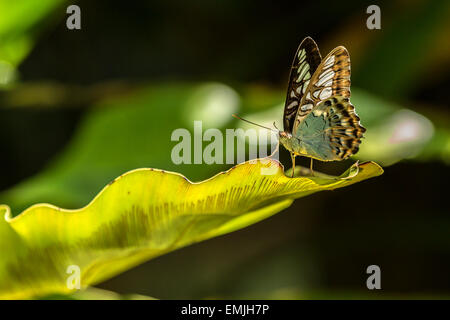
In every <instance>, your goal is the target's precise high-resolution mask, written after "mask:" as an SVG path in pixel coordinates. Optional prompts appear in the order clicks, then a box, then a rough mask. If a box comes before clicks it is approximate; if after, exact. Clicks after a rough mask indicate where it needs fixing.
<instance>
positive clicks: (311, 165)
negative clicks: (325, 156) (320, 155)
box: [309, 158, 314, 175]
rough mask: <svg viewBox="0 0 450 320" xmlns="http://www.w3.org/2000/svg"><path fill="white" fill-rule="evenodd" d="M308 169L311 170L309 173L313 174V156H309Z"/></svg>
mask: <svg viewBox="0 0 450 320" xmlns="http://www.w3.org/2000/svg"><path fill="white" fill-rule="evenodd" d="M309 170H311V175H314V170H313V158H311V163H310V164H309Z"/></svg>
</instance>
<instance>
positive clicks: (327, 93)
mask: <svg viewBox="0 0 450 320" xmlns="http://www.w3.org/2000/svg"><path fill="white" fill-rule="evenodd" d="M331 91H332V90H331V88H330V87H326V88H324V89H323V90H322V92H321V93H320V100H323V99H327V98H329V97H331Z"/></svg>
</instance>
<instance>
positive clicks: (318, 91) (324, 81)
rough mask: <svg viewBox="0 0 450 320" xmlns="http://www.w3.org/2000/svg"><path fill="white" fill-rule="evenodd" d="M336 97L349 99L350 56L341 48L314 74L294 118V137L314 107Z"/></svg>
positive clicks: (336, 49)
mask: <svg viewBox="0 0 450 320" xmlns="http://www.w3.org/2000/svg"><path fill="white" fill-rule="evenodd" d="M336 95H339V96H342V97H350V55H349V54H348V51H347V49H345V48H344V47H342V46H340V47H337V48H335V49H333V50H332V51H331V52H330V53H329V54H328V55H327V56H326V57H325V58H324V59H323V60H322V62H321V63H320V65H319V66H318V67H317V70H316V71H315V72H314V74H313V76H312V78H311V80H310V82H309V84H308V87H307V88H306V91H305V93H304V95H303V97H302V100H301V102H300V107H299V108H298V111H297V114H296V117H295V121H294V126H293V130H292V132H293V133H294V135H296V132H297V130H298V128H299V125H300V123H301V122H302V120H303V119H304V118H305V117H306V116H307V115H308V114H309V113H310V112H311V110H313V109H314V107H316V106H318V105H319V104H320V103H321V102H322V101H324V100H325V99H328V98H330V97H331V96H336Z"/></svg>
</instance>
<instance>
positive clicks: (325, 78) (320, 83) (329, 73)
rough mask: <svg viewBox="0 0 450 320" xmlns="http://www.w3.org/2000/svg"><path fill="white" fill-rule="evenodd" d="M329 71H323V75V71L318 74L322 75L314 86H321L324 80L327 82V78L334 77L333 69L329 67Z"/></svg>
mask: <svg viewBox="0 0 450 320" xmlns="http://www.w3.org/2000/svg"><path fill="white" fill-rule="evenodd" d="M330 71H331V72H329V71H327V72H325V75H323V73H322V74H321V75H320V76H322V75H323V76H322V77H320V76H319V81H317V84H316V86H318V87H321V86H322V85H323V84H324V83H325V82H327V81H328V80H332V79H333V77H334V71H333V70H331V69H330Z"/></svg>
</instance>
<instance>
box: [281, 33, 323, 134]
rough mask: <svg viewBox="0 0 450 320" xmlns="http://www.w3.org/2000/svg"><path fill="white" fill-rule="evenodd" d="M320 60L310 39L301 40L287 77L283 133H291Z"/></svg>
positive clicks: (315, 46)
mask: <svg viewBox="0 0 450 320" xmlns="http://www.w3.org/2000/svg"><path fill="white" fill-rule="evenodd" d="M321 60H322V57H321V56H320V52H319V48H318V47H317V44H316V43H315V42H314V40H313V39H311V38H310V37H306V38H305V39H303V41H302V42H301V43H300V45H299V46H298V49H297V52H296V53H295V57H294V61H293V63H292V67H291V72H290V75H289V84H288V91H287V97H286V104H285V107H284V116H283V125H284V131H286V132H292V129H293V126H294V121H295V115H296V114H297V110H298V108H299V106H300V103H301V101H302V98H303V95H304V93H305V91H306V88H307V87H308V84H309V81H310V79H311V77H312V76H313V74H314V72H315V71H316V69H317V67H318V66H319V64H320V62H321ZM309 111H311V110H309ZM305 115H306V114H305Z"/></svg>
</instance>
